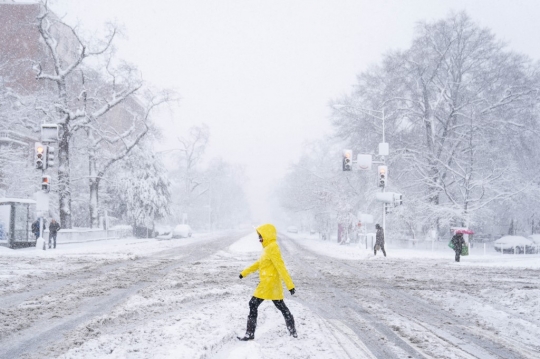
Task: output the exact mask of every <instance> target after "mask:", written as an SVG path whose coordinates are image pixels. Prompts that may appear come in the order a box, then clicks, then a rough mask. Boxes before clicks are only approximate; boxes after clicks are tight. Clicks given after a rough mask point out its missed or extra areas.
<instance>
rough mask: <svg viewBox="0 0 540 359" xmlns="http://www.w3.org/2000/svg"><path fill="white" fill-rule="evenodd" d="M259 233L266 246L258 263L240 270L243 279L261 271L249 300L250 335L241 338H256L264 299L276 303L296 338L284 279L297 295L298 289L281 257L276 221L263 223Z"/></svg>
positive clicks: (248, 333) (290, 289)
mask: <svg viewBox="0 0 540 359" xmlns="http://www.w3.org/2000/svg"><path fill="white" fill-rule="evenodd" d="M257 234H258V235H259V242H261V244H262V246H263V253H262V254H261V257H260V258H259V260H258V261H257V262H255V263H253V264H252V265H251V266H249V267H247V268H246V269H244V270H243V271H242V273H240V279H242V278H244V277H247V276H248V275H250V274H251V273H253V272H255V271H257V270H258V271H259V285H258V286H257V288H256V289H255V293H253V297H251V300H250V301H249V316H248V320H247V329H246V335H245V336H244V337H243V338H240V337H238V339H239V340H243V341H246V340H253V339H255V329H256V327H257V315H258V308H259V305H261V303H262V302H263V301H264V300H271V301H272V302H274V305H275V306H276V308H277V309H279V311H280V312H281V314H283V317H284V318H285V324H286V325H287V329H288V330H289V334H290V335H292V336H293V337H294V338H296V337H297V334H296V327H295V325H294V317H293V316H292V314H291V312H290V311H289V308H287V306H286V305H285V302H284V301H283V286H282V284H281V281H282V280H283V281H284V282H285V285H286V286H287V289H288V290H289V292H290V293H291V295H294V293H295V288H294V283H293V281H292V279H291V277H290V275H289V273H288V272H287V268H286V267H285V263H284V262H283V259H282V258H281V251H280V250H279V246H278V243H277V231H276V227H274V226H273V225H272V224H263V225H262V226H260V227H258V228H257Z"/></svg>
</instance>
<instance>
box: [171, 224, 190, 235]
mask: <svg viewBox="0 0 540 359" xmlns="http://www.w3.org/2000/svg"><path fill="white" fill-rule="evenodd" d="M192 234H193V232H192V231H191V227H190V226H189V225H188V224H179V225H177V226H176V227H174V230H173V233H172V236H173V238H187V237H191V235H192Z"/></svg>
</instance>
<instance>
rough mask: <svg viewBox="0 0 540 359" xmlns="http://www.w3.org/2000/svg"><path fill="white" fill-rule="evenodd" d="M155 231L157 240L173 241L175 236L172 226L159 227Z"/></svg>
mask: <svg viewBox="0 0 540 359" xmlns="http://www.w3.org/2000/svg"><path fill="white" fill-rule="evenodd" d="M155 231H156V238H157V239H171V238H172V235H173V230H172V227H171V226H157V227H156V228H155Z"/></svg>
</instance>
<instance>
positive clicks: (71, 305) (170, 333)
mask: <svg viewBox="0 0 540 359" xmlns="http://www.w3.org/2000/svg"><path fill="white" fill-rule="evenodd" d="M280 238H281V240H280V244H281V248H282V252H283V256H284V259H285V261H286V264H287V266H288V268H289V272H290V273H291V275H292V277H293V280H294V281H295V284H296V287H297V295H296V296H295V297H291V296H290V295H288V294H287V295H286V298H285V301H286V303H287V305H288V306H289V308H290V309H291V312H292V313H293V315H294V316H295V320H296V323H297V329H298V333H299V337H298V339H294V338H292V337H290V336H288V332H287V330H286V328H285V324H284V321H283V318H282V317H281V313H279V312H278V311H277V309H276V308H275V307H274V306H273V304H272V303H271V302H264V303H263V304H262V305H261V307H260V310H259V319H258V323H259V325H258V327H257V332H256V340H255V341H253V342H239V341H237V340H236V335H242V334H243V332H244V330H245V325H246V318H247V314H248V306H247V302H248V300H249V298H250V297H251V295H252V292H253V289H254V288H255V286H256V284H257V282H258V276H257V275H252V276H249V277H248V278H245V279H243V280H240V279H238V273H239V272H240V271H241V270H242V269H243V268H244V267H245V266H246V265H248V264H250V263H251V262H252V261H254V260H256V259H257V257H258V256H259V254H260V251H261V248H260V244H259V243H258V241H257V238H256V236H255V235H254V234H250V235H247V236H243V235H241V234H240V233H237V232H223V233H217V234H205V235H199V236H197V237H195V238H191V239H181V240H169V241H157V240H154V239H151V240H138V239H123V240H111V241H102V242H92V243H86V244H77V245H65V246H59V247H58V249H57V250H56V251H38V250H35V249H25V250H17V251H11V250H8V249H4V248H0V323H1V324H0V358H17V357H21V358H101V357H107V358H190V359H191V358H215V359H236V358H240V359H241V358H539V357H540V343H539V342H538V339H537V338H539V337H540V299H539V298H540V270H539V267H540V263H539V262H540V258H539V257H538V256H527V257H526V256H523V257H519V256H506V257H504V258H499V257H490V256H485V257H482V258H480V257H478V258H474V257H473V256H470V257H467V258H465V259H464V260H463V262H462V263H459V264H457V263H453V262H452V259H453V255H452V252H450V251H449V252H448V253H431V252H427V251H416V252H414V253H412V252H409V251H407V250H399V249H392V247H391V245H389V248H388V255H389V257H388V258H383V257H381V256H377V257H374V256H373V255H372V254H370V253H369V252H367V251H365V250H362V249H360V248H358V247H352V246H339V245H337V244H336V243H328V242H322V241H319V240H318V239H315V238H310V237H309V236H302V235H295V236H293V237H290V236H289V237H287V236H285V235H281V236H280Z"/></svg>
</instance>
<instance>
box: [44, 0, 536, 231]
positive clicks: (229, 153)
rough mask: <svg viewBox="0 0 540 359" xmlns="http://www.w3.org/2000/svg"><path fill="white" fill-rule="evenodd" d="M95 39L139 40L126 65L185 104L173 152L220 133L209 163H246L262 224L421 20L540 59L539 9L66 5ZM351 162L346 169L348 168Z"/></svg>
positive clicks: (499, 4) (176, 113) (123, 46)
mask: <svg viewBox="0 0 540 359" xmlns="http://www.w3.org/2000/svg"><path fill="white" fill-rule="evenodd" d="M51 3H52V8H53V10H54V11H55V12H56V13H57V14H58V15H65V18H64V19H65V20H66V21H67V22H68V23H71V24H74V23H77V22H78V23H79V24H80V26H81V28H83V29H85V30H87V31H98V30H100V29H103V24H104V23H105V22H107V21H116V22H117V23H119V24H121V25H123V27H124V32H125V34H126V35H127V37H126V38H125V39H119V40H118V41H117V42H116V45H117V47H118V49H119V52H118V55H119V56H120V57H121V58H123V59H124V60H127V61H129V62H131V63H134V64H136V65H137V66H138V67H139V69H140V70H141V72H142V74H143V76H144V78H145V79H146V80H147V81H148V82H150V83H152V84H154V85H156V86H159V87H164V88H173V89H175V90H176V91H177V92H178V93H179V95H180V97H181V101H180V103H179V106H177V107H175V108H174V109H173V111H172V115H170V116H163V117H162V118H161V119H160V120H159V123H160V125H161V126H162V127H163V128H164V129H165V131H164V132H165V136H166V139H165V141H163V144H161V146H162V148H160V149H165V148H174V147H175V143H174V139H175V138H176V137H178V136H182V134H183V132H185V129H187V128H189V127H190V126H193V125H197V124H201V123H206V124H208V125H209V126H210V130H211V139H210V141H211V142H210V148H209V151H208V155H209V156H221V157H223V158H224V159H225V160H227V161H229V162H233V163H238V164H244V165H246V167H247V172H248V175H249V178H250V181H251V182H250V185H249V188H248V193H249V195H250V196H251V198H252V201H251V203H252V207H253V210H254V211H255V213H256V214H257V215H258V218H257V219H258V220H260V221H265V220H267V218H265V215H266V214H267V212H266V211H265V205H264V203H265V202H264V201H265V200H266V196H267V194H268V191H269V189H270V187H271V185H272V184H273V183H275V182H276V181H278V180H279V178H281V177H282V176H283V175H284V174H285V172H286V170H287V168H288V166H289V165H290V163H292V162H294V161H295V160H297V159H298V157H299V155H300V153H302V145H303V143H305V141H308V140H312V139H316V138H319V137H321V136H322V135H323V134H324V133H327V132H329V131H330V125H329V120H328V117H329V111H328V108H327V104H328V101H329V100H330V99H332V98H336V97H340V96H341V95H343V94H346V93H348V92H349V91H350V90H351V86H352V85H353V84H354V82H355V76H356V75H357V74H358V73H360V72H361V71H363V70H365V69H366V68H367V67H368V66H369V65H370V64H373V63H377V62H378V61H379V60H380V59H381V56H382V54H384V53H385V52H386V51H388V50H390V49H397V48H406V47H408V46H409V44H410V42H411V39H412V37H413V30H414V24H415V23H416V22H417V21H419V20H425V19H427V20H434V19H440V18H443V17H445V16H447V15H448V14H449V12H450V11H452V10H453V11H461V10H466V11H467V12H468V14H469V15H470V16H471V17H472V18H473V20H475V21H476V22H477V23H479V24H480V25H482V26H485V27H489V28H491V29H492V30H493V31H494V32H495V34H496V35H497V36H498V38H499V39H502V40H504V41H506V42H508V43H509V46H510V48H511V49H513V50H515V51H518V52H522V53H526V54H528V55H529V56H531V57H533V58H535V59H539V58H540V47H539V46H538V38H539V34H540V21H539V19H540V1H536V0H507V1H500V0H478V1H477V0H448V1H442V0H393V1H391V0H356V1H341V0H328V1H322V0H302V1H296V0H268V1H256V0H226V1H225V0H222V1H219V0H214V1H209V0H192V1H184V0H153V1H149V0H76V1H75V0H56V1H54V0H53V1H52V2H51ZM339 160H340V159H336V161H339Z"/></svg>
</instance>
